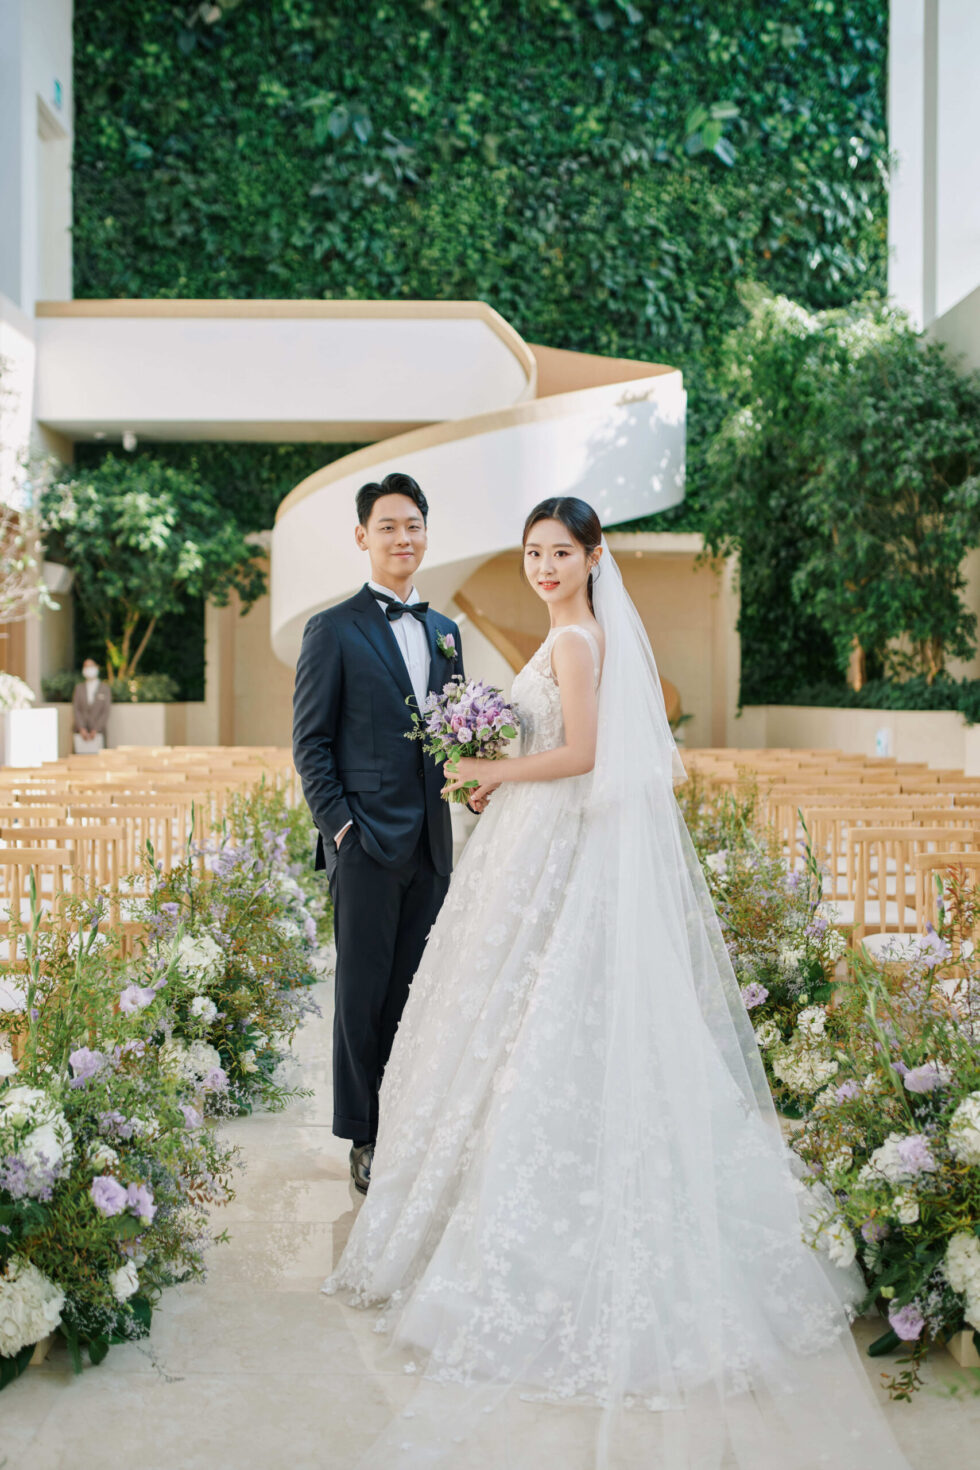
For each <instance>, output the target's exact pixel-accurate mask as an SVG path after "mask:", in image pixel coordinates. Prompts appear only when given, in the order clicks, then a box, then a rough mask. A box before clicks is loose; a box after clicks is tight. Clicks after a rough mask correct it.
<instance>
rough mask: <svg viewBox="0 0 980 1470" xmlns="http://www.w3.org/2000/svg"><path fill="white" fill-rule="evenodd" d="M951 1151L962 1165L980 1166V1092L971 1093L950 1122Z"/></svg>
mask: <svg viewBox="0 0 980 1470" xmlns="http://www.w3.org/2000/svg"><path fill="white" fill-rule="evenodd" d="M949 1149H950V1153H951V1154H952V1155H953V1157H954V1158H956V1159H959V1160H960V1162H961V1163H962V1164H973V1165H977V1164H980V1092H971V1093H970V1094H969V1095H968V1096H967V1097H965V1098H964V1099H963V1101H962V1102H961V1103H960V1104H959V1106H958V1107H957V1108H956V1109H955V1111H954V1113H953V1116H952V1117H951V1118H950V1120H949Z"/></svg>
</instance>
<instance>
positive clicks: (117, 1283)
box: [109, 1261, 140, 1302]
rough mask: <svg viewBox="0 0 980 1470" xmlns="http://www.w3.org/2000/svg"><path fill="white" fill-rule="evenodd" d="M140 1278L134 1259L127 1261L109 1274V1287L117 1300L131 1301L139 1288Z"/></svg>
mask: <svg viewBox="0 0 980 1470" xmlns="http://www.w3.org/2000/svg"><path fill="white" fill-rule="evenodd" d="M139 1284H140V1278H139V1273H138V1271H137V1270H136V1265H135V1263H134V1262H133V1261H127V1262H126V1263H125V1265H122V1266H120V1267H119V1269H118V1271H113V1272H111V1273H110V1276H109V1287H110V1289H111V1291H112V1294H113V1296H114V1297H115V1298H116V1301H117V1302H126V1301H129V1298H130V1297H131V1296H133V1295H134V1293H135V1292H137V1291H138V1290H139Z"/></svg>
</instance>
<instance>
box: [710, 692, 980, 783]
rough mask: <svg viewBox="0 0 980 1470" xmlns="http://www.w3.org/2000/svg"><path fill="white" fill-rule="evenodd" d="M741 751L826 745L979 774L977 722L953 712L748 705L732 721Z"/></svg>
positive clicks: (837, 748) (979, 745)
mask: <svg viewBox="0 0 980 1470" xmlns="http://www.w3.org/2000/svg"><path fill="white" fill-rule="evenodd" d="M732 730H733V735H734V743H735V745H736V746H738V747H739V748H741V749H743V750H744V749H749V748H754V747H764V746H785V747H787V748H789V749H790V750H802V749H807V748H813V747H816V748H829V749H836V750H843V751H846V752H847V753H848V754H850V755H869V756H871V755H890V756H894V757H895V758H896V759H897V760H900V761H928V763H929V765H930V766H939V767H944V768H946V767H948V768H952V769H956V770H961V771H963V772H964V773H965V774H966V775H968V776H980V725H968V724H967V723H966V721H965V720H964V718H963V716H962V715H961V714H958V713H957V712H956V711H954V710H892V709H837V708H828V707H825V706H823V705H816V704H751V705H745V706H744V707H743V709H742V714H741V716H740V717H739V718H738V719H737V720H735V721H734V722H733V726H732Z"/></svg>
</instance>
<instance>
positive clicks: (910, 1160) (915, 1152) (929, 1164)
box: [895, 1133, 936, 1174]
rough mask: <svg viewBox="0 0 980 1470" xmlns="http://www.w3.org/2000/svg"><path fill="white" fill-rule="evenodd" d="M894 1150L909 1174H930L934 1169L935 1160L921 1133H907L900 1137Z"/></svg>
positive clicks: (927, 1142) (926, 1140)
mask: <svg viewBox="0 0 980 1470" xmlns="http://www.w3.org/2000/svg"><path fill="white" fill-rule="evenodd" d="M895 1152H896V1154H897V1155H898V1157H899V1159H901V1161H902V1163H903V1165H904V1166H905V1169H906V1172H907V1173H909V1174H932V1173H934V1172H935V1169H936V1160H935V1159H934V1158H933V1156H932V1149H931V1148H930V1147H929V1141H928V1139H927V1138H926V1137H925V1135H924V1134H922V1133H909V1134H907V1135H906V1137H905V1138H900V1139H899V1140H898V1142H897V1143H896V1145H895Z"/></svg>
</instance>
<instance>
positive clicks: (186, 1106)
mask: <svg viewBox="0 0 980 1470" xmlns="http://www.w3.org/2000/svg"><path fill="white" fill-rule="evenodd" d="M180 1111H181V1112H182V1113H183V1115H184V1127H185V1128H200V1127H201V1125H202V1124H203V1122H204V1114H203V1113H202V1112H200V1111H199V1110H198V1109H197V1108H194V1107H191V1105H190V1103H181V1105H180Z"/></svg>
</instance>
